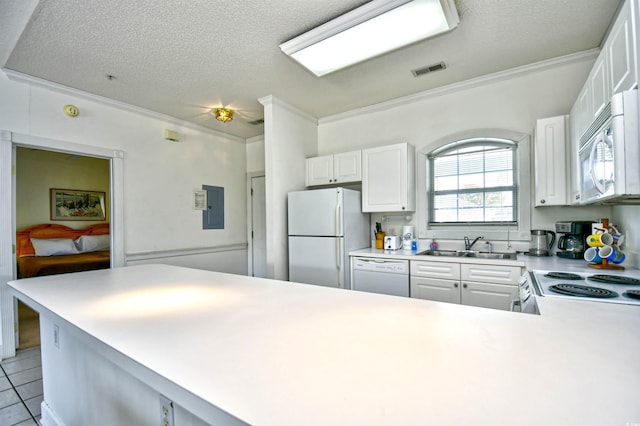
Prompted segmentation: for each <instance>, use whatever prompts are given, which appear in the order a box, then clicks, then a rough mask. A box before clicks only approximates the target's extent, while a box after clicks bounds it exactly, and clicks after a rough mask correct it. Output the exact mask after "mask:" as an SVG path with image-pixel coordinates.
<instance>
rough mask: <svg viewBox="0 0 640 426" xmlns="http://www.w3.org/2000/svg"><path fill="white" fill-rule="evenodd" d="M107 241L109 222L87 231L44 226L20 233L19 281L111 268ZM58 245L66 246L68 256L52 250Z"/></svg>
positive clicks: (61, 226)
mask: <svg viewBox="0 0 640 426" xmlns="http://www.w3.org/2000/svg"><path fill="white" fill-rule="evenodd" d="M32 239H33V240H32ZM108 239H109V224H108V223H101V224H97V225H91V226H89V227H87V228H84V229H73V228H69V227H67V226H63V225H57V224H44V225H36V226H31V227H29V228H26V229H23V230H22V231H18V232H17V233H16V246H17V250H16V257H17V264H18V265H17V266H18V278H28V277H36V276H42V275H54V274H63V273H67V272H79V271H89V270H93V269H108V268H109V267H110V266H111V256H110V253H111V252H110V250H109V249H108ZM105 241H107V243H105ZM105 244H106V246H105ZM34 245H35V246H34ZM56 245H57V246H58V247H61V246H63V247H66V248H67V249H66V250H62V251H63V252H65V254H60V255H56V254H55V253H56V250H52V249H51V247H54V246H56ZM105 248H106V249H105ZM58 251H61V250H58ZM52 253H54V254H52Z"/></svg>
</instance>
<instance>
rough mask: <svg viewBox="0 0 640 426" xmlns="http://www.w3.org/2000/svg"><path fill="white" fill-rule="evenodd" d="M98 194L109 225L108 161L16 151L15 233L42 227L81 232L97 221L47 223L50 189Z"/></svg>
mask: <svg viewBox="0 0 640 426" xmlns="http://www.w3.org/2000/svg"><path fill="white" fill-rule="evenodd" d="M51 188H62V189H81V190H88V191H101V192H104V193H105V199H106V200H107V205H106V210H107V218H106V222H109V199H110V196H109V160H105V159H100V158H91V157H82V156H72V155H69V154H61V153H58V152H50V151H42V150H37V149H30V148H20V147H19V148H17V150H16V229H18V230H20V229H23V228H26V227H28V226H33V225H39V224H41V223H57V224H60V225H66V226H69V227H71V228H84V227H87V226H89V225H92V224H94V223H99V221H52V220H50V208H49V206H50V201H49V189H51Z"/></svg>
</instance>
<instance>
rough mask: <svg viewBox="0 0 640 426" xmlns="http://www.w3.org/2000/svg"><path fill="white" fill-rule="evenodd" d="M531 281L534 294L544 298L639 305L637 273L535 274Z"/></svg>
mask: <svg viewBox="0 0 640 426" xmlns="http://www.w3.org/2000/svg"><path fill="white" fill-rule="evenodd" d="M533 277H534V280H535V287H536V290H537V293H539V295H540V296H543V297H572V298H576V299H579V300H588V301H594V302H595V301H597V302H608V303H622V304H629V305H640V271H633V272H626V271H616V272H615V273H609V271H606V272H594V273H570V272H562V271H534V272H533Z"/></svg>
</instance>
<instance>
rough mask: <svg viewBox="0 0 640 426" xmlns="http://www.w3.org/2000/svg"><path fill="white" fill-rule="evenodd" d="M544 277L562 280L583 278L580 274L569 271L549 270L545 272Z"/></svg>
mask: <svg viewBox="0 0 640 426" xmlns="http://www.w3.org/2000/svg"><path fill="white" fill-rule="evenodd" d="M545 277H549V278H561V279H563V280H583V279H584V278H582V277H581V276H580V275H578V274H572V273H570V272H549V273H547V274H545Z"/></svg>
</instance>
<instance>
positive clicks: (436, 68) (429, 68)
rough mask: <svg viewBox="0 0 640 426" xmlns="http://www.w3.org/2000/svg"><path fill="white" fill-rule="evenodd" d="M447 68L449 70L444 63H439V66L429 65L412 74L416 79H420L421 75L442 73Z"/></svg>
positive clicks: (413, 71) (412, 71)
mask: <svg viewBox="0 0 640 426" xmlns="http://www.w3.org/2000/svg"><path fill="white" fill-rule="evenodd" d="M445 68H447V66H446V65H445V63H444V62H438V63H437V64H432V65H427V66H426V67H422V68H416V69H415V70H411V74H413V76H414V77H420V76H421V75H425V74H428V73H430V72H434V71H440V70H443V69H445Z"/></svg>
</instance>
